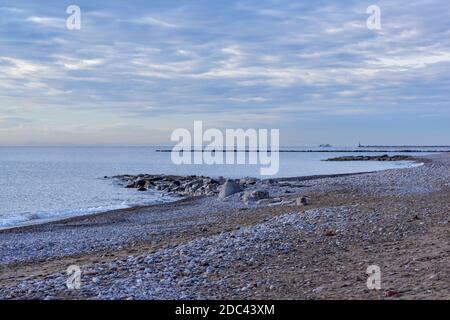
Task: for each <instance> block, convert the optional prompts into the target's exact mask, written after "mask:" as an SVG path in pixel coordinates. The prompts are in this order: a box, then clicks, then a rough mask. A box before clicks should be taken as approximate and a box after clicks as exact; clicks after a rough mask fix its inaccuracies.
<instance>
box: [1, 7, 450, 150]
mask: <svg viewBox="0 0 450 320" xmlns="http://www.w3.org/2000/svg"><path fill="white" fill-rule="evenodd" d="M69 5H77V6H79V7H80V9H81V29H80V30H69V29H68V28H67V26H66V20H67V19H68V18H69V16H70V14H68V13H67V12H66V9H67V7H68V6H69ZM370 5H377V6H378V7H379V8H380V12H381V29H379V30H373V29H369V28H368V27H367V24H366V21H367V19H368V18H369V16H370V14H368V13H366V9H367V8H368V7H369V6H370ZM449 88H450V11H449V10H448V1H447V0H418V1H414V2H410V3H406V2H405V1H401V0H392V1H378V2H374V1H348V0H344V1H285V0H258V1H256V0H255V1H246V0H242V1H234V0H227V1H221V0H214V1H211V0H208V1H206V0H205V1H200V0H199V1H190V0H183V1H178V0H162V1H159V0H158V1H153V0H146V1H144V0H130V1H119V0H108V1H106V0H103V1H100V0H86V1H85V0H83V1H80V0H72V1H61V0H55V1H31V0H1V1H0V145H153V144H157V145H166V144H169V143H170V135H171V132H172V131H173V130H175V129H177V128H186V129H189V130H192V128H193V122H194V121H195V120H197V121H199V120H200V121H203V123H204V126H205V127H209V128H219V129H222V130H224V129H226V128H244V129H246V128H255V129H258V128H267V129H271V128H272V129H280V140H281V142H280V143H281V144H282V145H290V146H294V145H295V146H303V145H317V144H323V143H329V144H332V145H336V146H344V145H357V144H358V143H359V142H361V143H363V144H377V145H380V144H381V145H383V144H384V145H401V144H403V145H405V144H406V145H449V144H450V90H449Z"/></svg>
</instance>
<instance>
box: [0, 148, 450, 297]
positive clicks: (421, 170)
mask: <svg viewBox="0 0 450 320" xmlns="http://www.w3.org/2000/svg"><path fill="white" fill-rule="evenodd" d="M415 161H416V163H417V165H416V166H414V167H411V168H406V169H393V170H384V171H379V172H373V173H364V174H349V175H336V176H315V177H300V178H296V177H292V178H279V179H266V180H260V179H250V178H243V179H238V180H236V181H214V180H213V179H209V178H207V177H201V180H202V181H205V182H202V183H200V184H201V186H200V185H199V183H197V182H196V181H199V178H198V177H195V179H197V180H195V181H193V179H194V178H193V177H170V178H169V177H164V178H160V177H158V178H156V176H151V175H147V176H140V177H138V176H133V177H132V176H120V177H114V178H115V179H118V180H121V181H122V182H123V185H124V187H126V186H128V187H129V188H143V189H142V190H141V191H138V190H136V192H145V190H147V189H149V188H155V189H156V190H162V191H164V192H170V193H173V194H178V196H179V200H178V201H175V202H172V203H165V204H157V205H152V206H140V207H135V208H129V209H121V210H114V211H109V212H104V213H98V214H93V215H90V216H83V217H75V218H70V219H65V220H61V221H54V222H49V223H44V224H39V225H32V226H24V227H18V228H10V229H6V230H2V231H0V299H45V300H53V299H106V300H114V299H411V298H414V299H450V282H449V281H448V279H449V278H450V270H449V268H448V266H449V263H450V241H449V237H450V224H449V223H450V215H449V214H450V200H449V199H450V154H449V153H442V154H434V155H429V156H428V155H426V156H423V157H420V158H416V159H415ZM164 179H165V180H164ZM208 179H209V180H208ZM144 180H145V181H144ZM137 181H141V182H137ZM142 181H144V182H142ZM161 181H163V182H164V185H163V184H162V182H161ZM175 181H177V182H175ZM130 183H131V185H130ZM226 184H228V185H227V187H226V188H225V187H224V185H226ZM194 185H195V186H196V187H195V188H193V186H194ZM181 186H183V188H182V189H180V187H181ZM224 189H226V190H228V191H224ZM230 190H231V191H230ZM72 265H76V266H79V268H80V270H81V278H80V280H81V286H80V288H79V289H69V288H68V286H67V278H68V275H67V272H66V270H67V268H68V267H69V266H72ZM370 265H377V266H379V267H380V269H381V272H382V287H381V289H379V290H370V289H368V287H367V286H366V281H367V277H368V275H367V274H366V270H367V267H368V266H370Z"/></svg>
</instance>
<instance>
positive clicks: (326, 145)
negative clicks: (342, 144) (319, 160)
mask: <svg viewBox="0 0 450 320" xmlns="http://www.w3.org/2000/svg"><path fill="white" fill-rule="evenodd" d="M319 147H320V148H331V147H332V145H331V144H328V143H327V144H321V145H319Z"/></svg>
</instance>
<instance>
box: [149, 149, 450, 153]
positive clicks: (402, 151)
mask: <svg viewBox="0 0 450 320" xmlns="http://www.w3.org/2000/svg"><path fill="white" fill-rule="evenodd" d="M276 151H277V152H283V153H284V152H286V153H287V152H293V153H295V152H330V153H367V152H373V153H381V152H382V153H389V152H399V153H400V152H401V153H430V152H433V153H443V152H450V150H415V149H401V150H400V149H399V150H395V149H394V150H391V149H383V150H361V149H352V150H338V149H336V150H320V149H319V150H317V149H309V150H292V149H290V150H276ZM156 152H172V150H171V149H158V150H156ZM177 152H183V151H177ZM184 152H246V153H249V152H271V150H270V149H269V150H259V149H258V150H239V149H234V150H233V149H231V150H228V149H227V150H199V149H191V150H184Z"/></svg>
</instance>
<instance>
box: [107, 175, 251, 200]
mask: <svg viewBox="0 0 450 320" xmlns="http://www.w3.org/2000/svg"><path fill="white" fill-rule="evenodd" d="M113 178H114V179H119V180H120V181H121V182H123V184H124V185H125V186H126V188H134V189H137V190H138V191H147V190H149V189H153V190H157V191H162V192H167V193H172V194H178V195H181V196H216V195H218V196H219V198H221V199H224V198H226V197H228V196H230V195H233V194H235V193H238V192H242V191H243V190H244V189H246V188H247V187H249V186H252V185H255V184H256V183H257V182H258V181H259V180H258V179H255V178H242V179H225V178H223V177H219V178H217V179H214V178H210V177H205V176H196V175H191V176H176V175H150V174H139V175H121V176H115V177H113Z"/></svg>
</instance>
